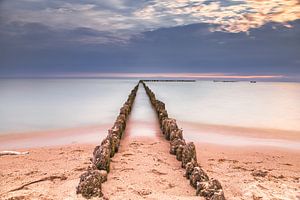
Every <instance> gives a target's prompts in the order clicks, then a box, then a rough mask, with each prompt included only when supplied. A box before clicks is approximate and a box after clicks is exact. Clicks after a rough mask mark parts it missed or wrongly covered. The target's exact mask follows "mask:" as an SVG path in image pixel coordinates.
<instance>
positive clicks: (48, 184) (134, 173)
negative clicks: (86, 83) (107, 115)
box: [0, 136, 300, 200]
mask: <svg viewBox="0 0 300 200" xmlns="http://www.w3.org/2000/svg"><path fill="white" fill-rule="evenodd" d="M196 146H197V157H198V160H199V162H200V164H201V165H202V167H203V168H204V169H205V170H206V171H207V173H208V174H209V176H211V177H216V178H218V179H219V180H220V181H221V183H222V185H223V188H224V191H225V195H226V197H227V199H245V200H246V199H299V195H300V194H299V186H300V185H299V177H300V172H299V168H300V164H299V163H300V162H299V160H300V154H299V152H293V151H289V150H284V149H274V148H273V149H272V148H269V149H265V148H264V149H263V148H236V147H232V148H230V147H227V146H226V147H225V146H216V145H210V144H204V143H197V144H196ZM93 148H94V144H73V145H67V146H57V147H47V148H31V149H21V150H22V151H23V150H24V151H29V152H30V153H29V155H22V156H2V157H0V168H1V174H0V175H1V182H0V185H1V187H0V188H1V189H0V194H1V195H0V196H1V199H83V198H82V197H81V196H80V195H76V192H75V191H76V190H75V188H76V186H77V184H78V182H79V176H80V174H81V173H82V172H83V171H84V170H85V169H86V168H87V167H88V166H89V165H90V158H91V155H92V151H93ZM111 167H112V168H111V169H112V170H111V173H110V174H109V176H108V181H107V182H106V183H104V184H103V193H104V195H105V197H108V198H109V199H201V198H199V197H196V196H194V195H195V190H194V189H193V188H192V187H191V186H190V185H189V182H188V180H187V179H186V178H185V177H183V174H184V171H183V169H182V168H181V167H180V163H179V162H178V161H177V160H176V159H175V157H173V156H172V155H170V154H169V146H168V143H167V141H165V140H164V138H162V137H159V136H157V137H156V138H150V137H149V138H146V137H130V136H128V137H125V138H124V140H123V141H122V144H121V149H120V152H119V153H117V154H116V156H115V157H114V158H113V161H112V166H111ZM257 170H262V171H263V172H266V175H265V176H264V177H262V176H259V175H255V174H254V173H253V172H255V171H257ZM46 177H57V178H55V179H53V180H45V181H40V182H37V183H33V184H31V185H28V186H26V187H24V188H22V189H20V190H17V191H12V192H9V191H11V190H14V189H16V188H18V187H20V186H22V185H23V184H26V183H30V182H33V181H37V180H40V179H43V178H46ZM12 197H14V198H12Z"/></svg>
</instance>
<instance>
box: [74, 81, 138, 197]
mask: <svg viewBox="0 0 300 200" xmlns="http://www.w3.org/2000/svg"><path fill="white" fill-rule="evenodd" d="M138 86H139V84H137V85H136V86H135V87H134V88H133V90H131V92H130V94H129V96H128V99H127V101H126V102H125V103H124V105H123V106H122V107H121V109H120V113H119V115H118V117H117V119H116V121H115V123H114V125H113V127H112V128H111V129H109V130H108V135H107V137H106V138H105V139H103V140H102V142H101V144H100V145H98V146H96V147H95V149H94V152H93V158H92V166H90V167H89V168H88V169H87V171H86V172H84V173H83V174H82V175H81V176H80V181H79V184H78V186H77V188H76V189H77V190H76V193H77V194H82V196H83V197H85V198H91V197H102V196H103V193H102V189H101V184H102V183H103V182H105V181H107V174H108V173H109V172H110V161H111V158H112V157H113V156H114V155H115V153H116V152H118V149H119V146H120V141H121V139H122V136H123V133H124V131H125V128H126V121H127V119H128V116H129V114H130V112H131V110H132V106H133V103H134V100H135V97H136V93H137V90H138Z"/></svg>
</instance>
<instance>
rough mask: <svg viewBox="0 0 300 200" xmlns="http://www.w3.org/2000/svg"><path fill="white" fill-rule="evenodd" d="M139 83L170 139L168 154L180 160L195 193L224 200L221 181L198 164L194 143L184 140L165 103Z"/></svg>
mask: <svg viewBox="0 0 300 200" xmlns="http://www.w3.org/2000/svg"><path fill="white" fill-rule="evenodd" d="M141 83H142V84H143V86H144V88H145V90H146V93H147V95H148V97H149V99H150V102H151V104H152V106H153V108H154V109H155V111H156V113H157V117H158V120H159V124H160V128H161V130H162V133H163V134H164V137H165V138H166V139H167V140H169V141H170V154H172V155H176V159H177V160H178V161H181V166H182V168H185V170H186V173H185V176H186V178H188V179H190V184H191V186H193V187H194V188H195V189H196V195H197V196H203V197H205V198H206V199H207V200H225V196H224V192H223V189H222V186H221V183H220V182H219V181H218V180H217V179H214V178H209V177H208V175H207V174H206V172H205V171H204V170H203V169H202V168H201V166H200V165H199V164H198V162H197V154H196V147H195V145H194V143H193V142H186V141H185V140H184V138H183V131H182V130H181V129H179V128H178V126H177V123H176V120H175V119H172V118H169V116H168V112H167V110H166V108H165V104H164V103H163V102H161V101H159V100H157V99H156V97H155V94H154V93H153V92H152V91H151V89H150V88H149V87H148V86H147V85H146V84H145V83H144V81H141Z"/></svg>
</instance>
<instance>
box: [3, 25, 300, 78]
mask: <svg viewBox="0 0 300 200" xmlns="http://www.w3.org/2000/svg"><path fill="white" fill-rule="evenodd" d="M290 25H292V26H293V28H287V27H285V26H283V25H281V24H278V23H268V24H265V25H264V26H262V27H260V28H257V29H250V32H249V34H246V33H242V32H241V33H228V32H210V31H209V30H210V28H211V25H209V24H205V23H202V24H191V25H186V26H179V27H173V28H161V29H157V30H153V31H148V32H144V33H142V34H138V35H136V36H132V38H131V39H130V40H129V41H123V40H120V39H119V38H116V37H114V36H113V35H112V34H110V33H109V32H101V31H97V30H93V29H89V28H76V29H73V30H60V31H58V30H53V29H51V28H49V27H47V26H45V25H42V24H39V23H27V24H26V23H25V24H24V23H17V22H15V23H10V24H4V23H2V24H1V27H0V46H1V49H0V74H1V76H2V77H3V76H22V75H33V76H35V75H40V74H68V73H81V72H84V73H93V72H127V73H128V72H141V73H147V72H149V73H150V72H151V73H160V72H167V73H170V72H173V73H175V72H176V73H180V72H191V73H193V72H199V73H206V72H208V73H212V72H218V73H235V74H284V75H286V76H289V77H290V78H289V79H288V80H297V81H299V80H300V79H299V76H300V57H299V52H300V20H296V21H293V22H290ZM103 40H104V41H110V42H103Z"/></svg>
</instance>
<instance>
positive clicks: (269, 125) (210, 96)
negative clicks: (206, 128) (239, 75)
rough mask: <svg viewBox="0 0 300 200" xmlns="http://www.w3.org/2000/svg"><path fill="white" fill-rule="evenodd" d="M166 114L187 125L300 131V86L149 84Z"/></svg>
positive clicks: (271, 84) (215, 83)
mask: <svg viewBox="0 0 300 200" xmlns="http://www.w3.org/2000/svg"><path fill="white" fill-rule="evenodd" d="M148 85H149V87H150V88H151V89H152V90H153V91H154V92H155V94H156V97H157V98H158V99H160V100H162V101H163V102H165V103H166V107H167V109H168V112H169V115H170V116H172V117H174V118H176V119H178V120H180V121H187V122H195V123H202V124H212V125H226V126H238V127H249V128H263V129H279V130H290V131H300V83H271V82H258V83H249V82H233V83H231V82H229V83H224V82H212V81H211V82H209V81H197V82H191V83H176V82H175V83H173V82H171V83H169V82H168V83H166V82H158V83H148Z"/></svg>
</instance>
